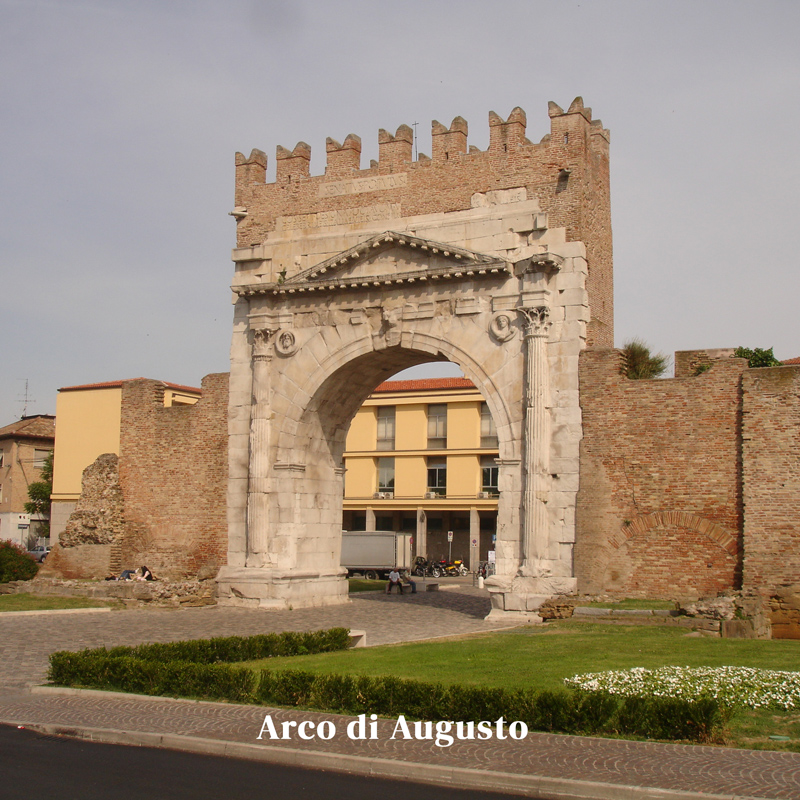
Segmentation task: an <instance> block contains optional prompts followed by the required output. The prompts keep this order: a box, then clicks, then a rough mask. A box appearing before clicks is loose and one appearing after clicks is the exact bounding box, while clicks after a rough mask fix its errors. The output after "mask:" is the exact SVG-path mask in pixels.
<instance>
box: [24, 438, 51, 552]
mask: <svg viewBox="0 0 800 800" xmlns="http://www.w3.org/2000/svg"><path fill="white" fill-rule="evenodd" d="M40 477H41V480H40V481H35V482H34V483H32V484H30V485H29V486H28V498H29V499H28V502H27V503H25V513H26V514H31V515H32V516H33V515H36V516H38V517H42V518H44V519H47V520H49V519H50V495H51V494H52V493H53V451H52V450H51V451H50V453H49V454H48V456H47V458H46V459H45V461H44V466H43V467H42V473H41V476H40ZM38 533H39V535H40V536H43V537H45V538H47V537H48V536H50V523H49V522H43V523H40V524H39V527H38Z"/></svg>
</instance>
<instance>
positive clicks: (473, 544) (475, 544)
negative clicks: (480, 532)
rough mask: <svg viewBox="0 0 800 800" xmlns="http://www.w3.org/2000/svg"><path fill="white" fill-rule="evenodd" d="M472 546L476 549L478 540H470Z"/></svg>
mask: <svg viewBox="0 0 800 800" xmlns="http://www.w3.org/2000/svg"><path fill="white" fill-rule="evenodd" d="M472 546H473V547H477V546H478V540H477V539H473V540H472Z"/></svg>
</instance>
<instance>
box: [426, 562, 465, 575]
mask: <svg viewBox="0 0 800 800" xmlns="http://www.w3.org/2000/svg"><path fill="white" fill-rule="evenodd" d="M432 569H433V570H435V571H434V572H433V577H434V578H439V577H441V576H442V575H444V576H451V577H453V576H456V575H466V574H468V572H469V570H468V569H467V565H466V564H465V563H464V562H463V561H461V560H456V561H453V562H450V561H447V560H446V559H444V558H443V559H441V560H440V561H437V562H435V563H434V565H433V568H432ZM437 572H438V575H437V574H436V573H437Z"/></svg>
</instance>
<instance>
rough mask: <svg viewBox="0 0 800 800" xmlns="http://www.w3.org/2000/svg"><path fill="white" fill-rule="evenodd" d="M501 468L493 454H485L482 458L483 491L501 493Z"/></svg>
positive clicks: (491, 493) (495, 494) (493, 494)
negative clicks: (499, 479) (499, 486)
mask: <svg viewBox="0 0 800 800" xmlns="http://www.w3.org/2000/svg"><path fill="white" fill-rule="evenodd" d="M498 474H499V469H498V467H497V462H496V461H495V460H494V458H492V457H491V456H484V457H483V458H482V459H481V491H482V492H487V493H488V494H490V495H492V496H497V495H498V494H500V489H499V488H498V485H497V484H498V480H497V478H498Z"/></svg>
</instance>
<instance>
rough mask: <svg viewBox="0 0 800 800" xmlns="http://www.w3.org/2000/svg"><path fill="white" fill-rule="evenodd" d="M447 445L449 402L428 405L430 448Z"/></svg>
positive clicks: (442, 447)
mask: <svg viewBox="0 0 800 800" xmlns="http://www.w3.org/2000/svg"><path fill="white" fill-rule="evenodd" d="M445 447H447V403H437V404H432V405H429V406H428V449H430V450H444V449H445Z"/></svg>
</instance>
